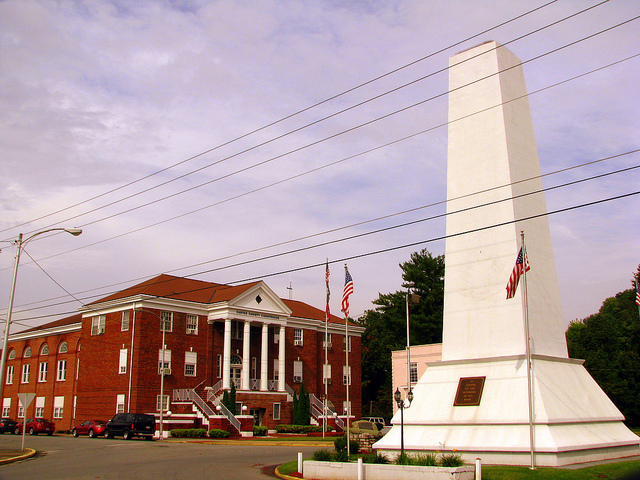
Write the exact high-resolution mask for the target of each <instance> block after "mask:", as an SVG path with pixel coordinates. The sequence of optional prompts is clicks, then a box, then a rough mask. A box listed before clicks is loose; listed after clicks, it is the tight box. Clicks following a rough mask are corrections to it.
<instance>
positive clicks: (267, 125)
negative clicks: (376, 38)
mask: <svg viewBox="0 0 640 480" xmlns="http://www.w3.org/2000/svg"><path fill="white" fill-rule="evenodd" d="M607 1H608V0H605V1H603V2H600V3H598V4H596V5H594V6H593V7H590V8H595V7H597V6H600V5H602V4H603V3H606V2H607ZM556 2H557V0H552V1H550V2H547V3H545V4H543V5H541V6H539V7H536V8H533V9H532V10H529V11H527V12H525V13H523V14H521V15H518V16H516V17H514V18H511V19H509V20H506V21H504V22H502V23H499V24H497V25H495V26H493V27H491V28H488V29H486V30H483V31H481V32H479V33H476V34H474V35H472V36H469V37H467V38H465V39H464V40H460V41H458V42H456V43H453V44H451V45H449V46H447V47H444V48H441V49H440V50H437V51H435V52H433V53H430V54H428V55H425V56H423V57H421V58H419V59H417V60H414V61H412V62H409V63H407V64H405V65H402V66H400V67H398V68H395V69H393V70H390V71H389V72H386V73H384V74H382V75H379V76H377V77H374V78H372V79H370V80H367V81H365V82H363V83H360V84H358V85H356V86H354V87H351V88H349V89H347V90H344V91H343V92H340V93H338V94H335V95H333V96H331V97H328V98H326V99H324V100H321V101H319V102H317V103H314V104H312V105H310V106H307V107H305V108H303V109H301V110H298V111H296V112H294V113H292V114H289V115H287V116H285V117H283V118H280V119H279V120H276V121H273V122H271V123H268V124H266V125H264V126H262V127H259V128H257V129H255V130H252V131H250V132H248V133H245V134H242V135H239V136H238V137H235V138H233V139H231V140H228V141H226V142H224V143H221V144H219V145H217V146H215V147H212V148H210V149H208V150H205V151H204V152H201V153H198V154H196V155H193V156H191V157H188V158H186V159H184V160H182V161H180V162H177V163H174V164H172V165H170V166H168V167H165V168H163V169H160V170H157V171H155V172H153V173H151V174H149V175H146V176H143V177H141V178H139V179H136V180H133V181H131V182H128V183H126V184H124V185H121V186H119V187H117V188H114V189H111V190H109V191H107V192H104V193H101V194H100V195H95V196H93V197H91V198H89V199H87V200H83V201H82V202H78V203H75V204H73V205H70V206H68V207H65V208H62V209H59V210H57V211H55V212H52V213H49V214H46V215H42V216H40V217H38V218H35V219H32V220H29V221H26V222H23V223H20V224H17V225H14V226H13V227H9V228H6V229H3V230H0V233H2V232H5V231H7V230H11V229H13V228H17V227H21V226H24V225H27V224H29V223H33V222H35V221H38V220H42V219H44V218H48V217H51V216H53V215H56V214H58V213H62V212H64V211H67V210H70V209H72V208H75V207H78V206H80V205H84V204H86V203H88V202H91V201H93V200H97V199H99V198H102V197H104V196H106V195H110V194H112V193H115V192H117V191H119V190H122V189H124V188H126V187H129V186H131V185H135V184H136V183H139V182H141V181H143V180H146V179H148V178H151V177H153V176H156V175H159V174H160V173H163V172H166V171H168V170H170V169H173V168H175V167H177V166H179V165H182V164H184V163H187V162H189V161H192V160H195V159H196V158H199V157H201V156H203V155H206V154H208V153H211V152H213V151H215V150H218V149H220V148H222V147H224V146H227V145H230V144H232V143H235V142H237V141H239V140H241V139H244V138H246V137H248V136H250V135H253V134H255V133H258V132H260V131H262V130H265V129H267V128H269V127H272V126H274V125H277V124H279V123H282V122H284V121H286V120H289V119H291V118H293V117H296V116H298V115H300V114H302V113H304V112H307V111H309V110H312V109H313V108H316V107H319V106H320V105H323V104H325V103H328V102H330V101H332V100H335V99H337V98H340V97H342V96H344V95H346V94H348V93H351V92H353V91H355V90H358V89H360V88H362V87H364V86H367V85H370V84H372V83H374V82H376V81H378V80H381V79H383V78H385V77H388V76H390V75H393V74H394V73H397V72H399V71H401V70H404V69H405V68H408V67H410V66H413V65H416V64H418V63H420V62H422V61H424V60H427V59H429V58H431V57H433V56H435V55H438V54H440V53H443V52H445V51H447V50H450V49H452V48H454V47H457V46H459V45H461V44H463V43H464V42H467V41H469V40H472V39H474V38H476V37H479V36H480V35H484V34H486V33H489V32H491V31H492V30H495V29H497V28H499V27H502V26H504V25H507V24H509V23H511V22H514V21H515V20H519V19H521V18H523V17H525V16H527V15H530V14H531V13H534V12H536V11H538V10H541V9H543V8H545V7H547V6H549V5H551V4H553V3H556ZM590 8H589V9H590ZM587 10H588V9H587ZM584 11H586V10H583V11H581V12H579V13H582V12H584ZM195 171H199V170H195ZM195 171H194V172H195ZM194 172H191V173H194ZM179 178H183V177H177V178H176V179H174V180H177V179H179ZM154 188H155V187H154ZM127 198H129V197H127ZM92 211H93V210H92Z"/></svg>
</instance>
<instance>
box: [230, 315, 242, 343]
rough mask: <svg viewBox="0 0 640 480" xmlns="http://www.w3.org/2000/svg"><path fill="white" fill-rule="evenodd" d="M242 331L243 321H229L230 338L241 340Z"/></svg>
mask: <svg viewBox="0 0 640 480" xmlns="http://www.w3.org/2000/svg"><path fill="white" fill-rule="evenodd" d="M243 332H244V324H243V322H238V321H236V320H232V321H231V340H242V334H243Z"/></svg>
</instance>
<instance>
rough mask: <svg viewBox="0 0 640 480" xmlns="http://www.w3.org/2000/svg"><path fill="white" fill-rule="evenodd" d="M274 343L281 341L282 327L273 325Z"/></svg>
mask: <svg viewBox="0 0 640 480" xmlns="http://www.w3.org/2000/svg"><path fill="white" fill-rule="evenodd" d="M273 343H280V327H273Z"/></svg>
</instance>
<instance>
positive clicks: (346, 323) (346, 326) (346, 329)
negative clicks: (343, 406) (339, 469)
mask: <svg viewBox="0 0 640 480" xmlns="http://www.w3.org/2000/svg"><path fill="white" fill-rule="evenodd" d="M344 273H345V280H346V279H347V277H348V274H349V270H347V264H346V263H345V264H344ZM344 339H345V349H344V351H345V367H346V374H347V458H348V457H349V455H351V436H350V435H349V419H350V418H351V404H350V403H349V384H350V383H351V375H349V310H346V311H344Z"/></svg>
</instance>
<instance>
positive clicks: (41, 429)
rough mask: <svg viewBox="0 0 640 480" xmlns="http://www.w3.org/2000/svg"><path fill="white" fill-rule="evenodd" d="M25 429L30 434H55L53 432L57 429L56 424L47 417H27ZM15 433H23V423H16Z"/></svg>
mask: <svg viewBox="0 0 640 480" xmlns="http://www.w3.org/2000/svg"><path fill="white" fill-rule="evenodd" d="M24 431H25V432H27V433H28V434H29V435H37V434H39V433H46V434H47V435H53V432H55V431H56V424H55V423H53V422H52V421H51V420H47V419H46V418H27V421H26V422H25V428H24ZM13 433H15V434H16V435H19V434H21V433H22V423H17V424H16V427H15V428H14V429H13Z"/></svg>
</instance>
